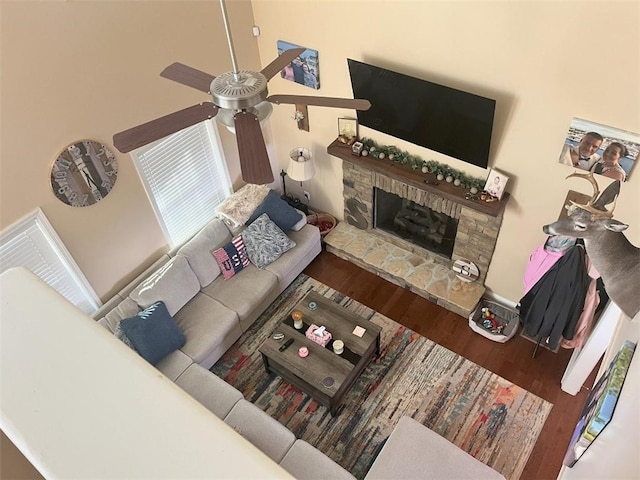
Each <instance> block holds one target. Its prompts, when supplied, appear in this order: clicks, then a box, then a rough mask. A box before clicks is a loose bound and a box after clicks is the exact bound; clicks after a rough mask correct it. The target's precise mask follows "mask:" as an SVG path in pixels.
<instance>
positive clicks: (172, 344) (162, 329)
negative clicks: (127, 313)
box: [120, 301, 185, 365]
mask: <svg viewBox="0 0 640 480" xmlns="http://www.w3.org/2000/svg"><path fill="white" fill-rule="evenodd" d="M120 327H121V328H122V331H123V332H124V334H125V335H126V336H127V338H128V339H129V341H130V342H131V344H132V345H133V347H134V348H135V350H136V351H137V352H138V353H139V354H140V356H141V357H142V358H144V359H145V360H146V361H148V362H149V363H151V364H152V365H155V364H156V363H158V362H159V361H160V360H162V359H163V358H164V357H166V356H167V355H168V354H170V353H171V352H173V351H174V350H177V349H178V348H180V347H182V346H183V345H184V343H185V336H184V334H183V333H182V331H181V330H180V328H178V325H176V322H175V321H174V320H173V318H172V317H171V315H169V312H168V311H167V307H166V306H165V304H164V302H162V301H159V302H156V303H154V304H153V305H151V306H149V307H148V308H145V309H144V310H143V311H141V312H140V313H138V314H137V315H135V316H134V317H131V318H125V319H124V320H122V321H121V322H120Z"/></svg>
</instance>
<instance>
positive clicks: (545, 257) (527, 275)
mask: <svg viewBox="0 0 640 480" xmlns="http://www.w3.org/2000/svg"><path fill="white" fill-rule="evenodd" d="M575 243H576V239H575V238H572V237H566V236H564V235H552V236H550V237H548V238H547V241H546V242H545V243H544V245H543V246H542V247H538V248H536V249H535V250H534V251H533V253H532V254H531V256H530V257H529V263H528V264H527V269H526V270H525V272H524V279H523V280H524V294H523V295H526V293H527V292H528V291H529V290H530V289H531V287H533V286H534V285H535V284H536V283H537V282H538V280H540V279H541V278H542V277H543V276H544V274H545V273H547V272H548V271H549V270H550V269H551V267H553V266H554V265H555V263H556V262H557V261H558V260H560V258H562V256H563V255H564V254H565V252H566V251H567V250H568V249H569V248H571V247H573V246H574V245H575Z"/></svg>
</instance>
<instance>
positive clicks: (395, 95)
mask: <svg viewBox="0 0 640 480" xmlns="http://www.w3.org/2000/svg"><path fill="white" fill-rule="evenodd" d="M347 62H348V64H349V74H350V76H351V86H352V88H353V98H366V99H367V100H369V101H370V102H371V108H370V109H369V110H366V111H358V112H357V115H358V123H359V124H360V125H364V126H366V127H369V128H372V129H374V130H377V131H379V132H383V133H386V134H388V135H391V136H393V137H396V138H400V139H403V140H406V141H408V142H411V143H414V144H416V145H420V146H422V147H426V148H428V149H430V150H435V151H436V152H440V153H443V154H445V155H448V156H450V157H453V158H457V159H459V160H463V161H465V162H467V163H471V164H473V165H477V166H478V167H483V168H487V166H488V164H489V147H490V144H491V132H492V130H493V117H494V113H495V107H496V101H495V100H492V99H490V98H485V97H481V96H478V95H474V94H472V93H468V92H463V91H462V90H457V89H455V88H451V87H446V86H444V85H439V84H437V83H433V82H428V81H426V80H421V79H419V78H415V77H411V76H408V75H404V74H402V73H397V72H392V71H391V70H386V69H384V68H380V67H376V66H374V65H368V64H366V63H362V62H359V61H357V60H352V59H350V58H349V59H347Z"/></svg>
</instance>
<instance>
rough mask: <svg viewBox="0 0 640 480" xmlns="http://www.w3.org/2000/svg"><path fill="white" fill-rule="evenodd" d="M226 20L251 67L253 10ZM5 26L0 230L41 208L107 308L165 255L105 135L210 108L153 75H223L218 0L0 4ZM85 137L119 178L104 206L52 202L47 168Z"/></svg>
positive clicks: (121, 158) (136, 185) (141, 197)
mask: <svg viewBox="0 0 640 480" xmlns="http://www.w3.org/2000/svg"><path fill="white" fill-rule="evenodd" d="M228 11H229V15H230V16H231V17H232V18H233V19H234V24H233V30H234V37H235V40H236V53H237V56H238V58H239V59H241V60H242V62H243V64H244V65H247V66H248V67H250V68H259V66H260V62H259V57H258V51H257V49H256V42H255V39H254V37H253V36H252V35H251V29H250V27H251V26H252V25H253V15H252V11H251V3H250V2H249V1H241V2H238V1H234V2H232V3H230V4H229V5H228ZM1 21H2V33H1V35H2V36H1V40H2V58H1V62H2V63H1V68H2V78H1V80H2V84H1V87H2V90H1V97H0V104H1V108H2V112H1V113H2V126H1V144H0V148H1V151H0V168H1V170H0V182H1V183H0V192H1V193H0V195H1V198H0V200H1V201H0V228H2V229H4V228H5V227H7V226H8V225H11V224H12V223H14V222H15V221H16V220H18V219H20V218H22V217H23V216H24V215H26V214H28V213H29V212H31V211H33V210H34V209H35V208H36V207H40V208H42V210H43V211H44V213H45V215H46V216H47V217H48V218H49V220H50V221H51V224H52V225H53V227H54V228H55V229H56V231H57V232H58V234H59V235H60V237H61V239H62V241H63V242H64V243H65V245H66V247H67V248H68V249H69V251H70V252H71V255H72V256H73V257H74V259H75V260H76V262H77V263H78V265H79V266H80V268H81V269H82V271H83V272H84V274H85V276H86V277H87V279H88V280H89V282H90V283H91V285H92V286H93V288H94V289H95V291H96V293H97V294H98V295H99V296H100V297H101V298H102V299H103V300H106V299H107V298H108V297H109V296H111V295H112V294H113V293H115V292H117V291H118V290H119V289H120V288H121V287H122V286H124V284H125V283H126V282H125V277H126V278H127V279H130V278H132V277H133V276H135V274H136V273H138V272H139V271H141V270H142V269H143V267H144V266H146V265H147V264H149V263H151V262H152V260H154V259H155V258H157V256H158V255H159V254H160V253H162V252H164V251H165V250H166V248H167V246H166V242H165V239H164V236H163V235H162V231H161V230H160V227H159V226H158V223H157V221H156V218H155V216H154V213H153V211H152V209H151V206H150V204H149V201H148V199H147V197H146V195H145V192H144V190H143V188H142V184H141V183H140V180H139V178H138V175H137V173H136V171H135V168H134V166H133V163H132V161H131V159H130V157H129V155H125V154H121V153H119V152H118V151H117V150H115V148H114V147H113V143H112V136H113V134H114V133H116V132H118V131H121V130H124V129H126V128H129V127H132V126H134V125H137V124H139V123H142V122H145V121H148V120H151V119H154V118H156V117H159V116H161V115H165V114H167V113H170V112H173V111H175V110H179V109H181V108H185V107H188V106H190V105H193V104H195V103H198V102H200V101H203V100H207V96H206V95H205V94H202V93H200V92H198V91H197V90H194V89H191V88H188V87H184V86H182V85H179V84H177V83H174V82H171V81H169V80H166V79H163V78H161V77H160V76H159V73H160V72H161V71H162V69H163V68H164V67H166V66H167V65H169V64H171V63H173V62H175V61H180V62H183V63H186V64H189V65H191V66H193V67H196V68H199V69H201V70H205V71H210V72H211V73H214V74H215V73H218V72H225V71H229V70H231V60H230V57H229V52H228V50H227V48H226V40H225V35H224V28H223V24H222V19H221V16H220V7H219V5H218V2H215V1H209V2H200V1H194V2H188V1H175V2H160V1H158V2H134V1H87V2H84V1H66V2H65V1H51V2H33V1H17V2H14V1H5V0H2V3H1ZM237 29H238V30H240V31H237V32H236V30H237ZM221 137H222V138H223V141H224V142H225V150H226V151H227V152H229V158H230V169H229V170H230V174H231V176H232V179H233V180H234V184H236V185H238V184H239V182H240V177H239V166H238V165H237V160H236V158H237V154H236V153H235V152H236V147H235V137H234V136H232V135H231V134H230V133H228V132H227V131H226V130H224V131H221ZM82 139H92V140H96V141H99V142H101V143H104V144H105V145H107V146H108V147H110V148H111V149H112V151H113V152H114V154H116V157H117V159H118V164H119V175H118V180H117V182H116V184H115V187H114V189H113V191H112V192H111V193H110V194H109V195H108V196H107V197H106V198H105V199H104V200H102V201H101V202H99V203H97V204H96V205H92V206H90V207H85V208H74V207H70V206H67V205H65V204H63V203H62V202H60V201H59V200H57V199H56V198H55V196H54V195H53V193H52V191H51V187H50V184H49V168H50V166H51V164H52V163H53V161H54V160H55V158H56V157H57V155H58V154H59V153H60V152H61V151H62V150H63V149H64V148H65V147H66V146H67V145H69V144H70V143H72V142H75V141H78V140H82ZM234 155H236V157H234Z"/></svg>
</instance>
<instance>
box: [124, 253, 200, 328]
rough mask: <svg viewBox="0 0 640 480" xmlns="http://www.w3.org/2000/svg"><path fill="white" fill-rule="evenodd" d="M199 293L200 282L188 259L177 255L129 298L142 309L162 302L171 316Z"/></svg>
mask: <svg viewBox="0 0 640 480" xmlns="http://www.w3.org/2000/svg"><path fill="white" fill-rule="evenodd" d="M199 291H200V282H199V281H198V277H196V274H195V273H193V270H191V267H189V263H188V262H187V259H186V258H185V257H183V256H178V255H176V256H175V257H174V258H172V259H171V260H170V261H169V262H167V263H166V264H165V265H163V266H162V267H160V268H159V269H158V270H157V271H156V272H155V273H153V274H152V275H151V276H150V277H149V278H147V279H146V280H144V281H143V282H142V283H141V284H140V285H138V286H137V287H136V288H135V289H134V290H133V291H132V292H131V294H130V295H129V297H130V298H131V299H132V300H133V301H135V302H136V303H137V304H138V305H140V306H141V307H142V308H147V307H148V306H150V305H151V304H153V303H155V302H157V301H158V300H162V301H163V302H164V303H165V305H166V306H167V310H168V311H169V315H175V313H176V312H177V311H178V310H180V309H181V308H182V307H183V306H184V305H185V304H186V303H187V302H188V301H189V300H191V299H192V298H193V297H194V295H195V294H196V293H198V292H199Z"/></svg>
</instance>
